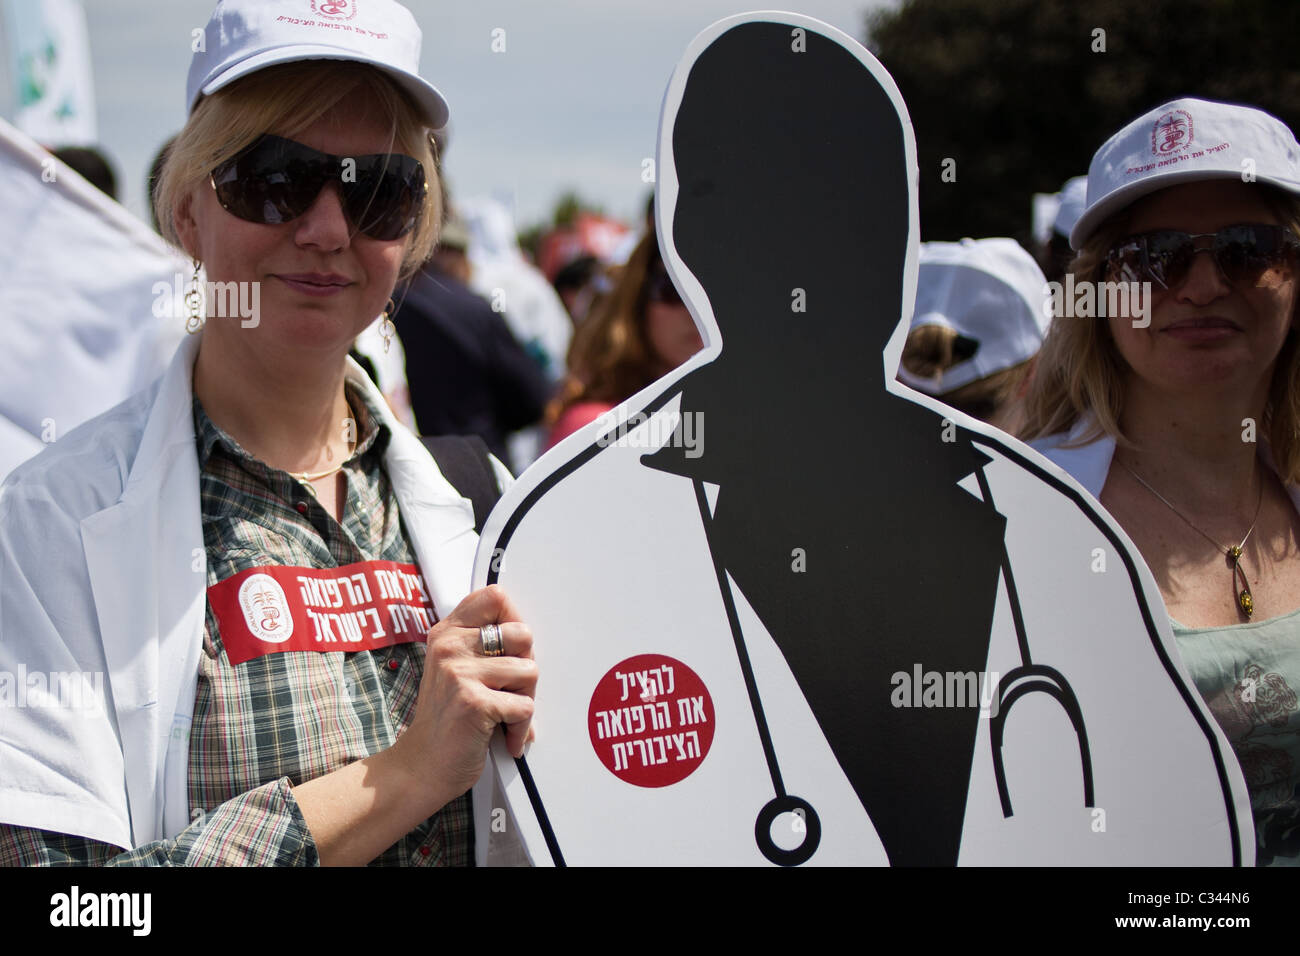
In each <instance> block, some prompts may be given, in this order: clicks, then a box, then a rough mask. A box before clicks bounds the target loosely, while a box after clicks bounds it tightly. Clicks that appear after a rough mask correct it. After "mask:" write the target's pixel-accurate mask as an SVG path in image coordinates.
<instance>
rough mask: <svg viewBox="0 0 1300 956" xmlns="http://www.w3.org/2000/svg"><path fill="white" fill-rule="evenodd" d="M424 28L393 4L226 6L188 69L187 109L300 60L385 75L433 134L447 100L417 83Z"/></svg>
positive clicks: (370, 0)
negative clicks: (367, 67)
mask: <svg viewBox="0 0 1300 956" xmlns="http://www.w3.org/2000/svg"><path fill="white" fill-rule="evenodd" d="M420 40H421V34H420V28H419V26H418V25H417V24H416V22H415V17H413V16H411V12H410V11H409V10H407V9H406V8H405V7H404V6H402V5H401V4H399V3H396V2H394V0H221V2H220V3H218V4H217V9H216V10H214V11H213V12H212V18H211V19H210V20H209V21H208V25H207V28H206V30H205V31H204V34H203V42H202V43H201V44H200V49H199V50H197V51H196V52H195V54H194V59H193V61H192V62H191V63H190V75H189V82H188V83H187V86H186V107H187V109H188V110H189V111H193V109H194V105H195V103H197V102H198V100H199V97H200V96H206V95H208V94H211V93H215V92H216V91H217V90H219V89H221V88H222V87H224V86H227V85H229V84H230V83H233V82H234V81H235V80H237V79H239V78H240V77H241V76H247V75H248V74H249V73H253V72H256V71H257V70H262V69H265V68H266V67H268V66H274V65H276V64H279V63H293V62H295V61H297V60H353V61H355V62H358V63H369V64H371V65H372V66H375V67H377V68H378V69H381V70H383V71H384V72H386V73H387V74H388V75H389V76H391V77H392V78H393V80H394V81H395V82H396V83H397V84H398V85H399V86H401V87H402V89H404V90H406V92H407V93H409V94H410V96H411V98H412V99H413V100H414V101H415V103H416V106H417V107H419V109H420V111H421V113H423V115H424V119H425V121H426V122H427V123H428V124H429V126H430V128H432V129H440V128H442V127H443V126H445V125H446V123H447V115H448V113H447V101H446V100H445V99H443V96H442V94H441V93H439V92H438V90H437V89H436V88H435V87H434V86H433V85H432V84H430V83H429V82H427V81H426V80H424V79H422V78H421V77H420Z"/></svg>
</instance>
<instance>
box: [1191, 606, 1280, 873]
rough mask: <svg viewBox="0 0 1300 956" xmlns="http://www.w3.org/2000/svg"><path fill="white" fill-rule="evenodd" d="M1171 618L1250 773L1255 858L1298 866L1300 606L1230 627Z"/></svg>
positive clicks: (1267, 863)
mask: <svg viewBox="0 0 1300 956" xmlns="http://www.w3.org/2000/svg"><path fill="white" fill-rule="evenodd" d="M1170 623H1171V624H1172V625H1173V629H1174V638H1175V639H1176V640H1177V641H1178V650H1179V651H1180V652H1181V654H1182V657H1183V663H1184V664H1186V665H1187V670H1188V672H1189V673H1190V674H1191V677H1192V680H1193V681H1194V682H1195V683H1196V689H1197V690H1199V691H1200V692H1201V696H1202V697H1203V698H1205V702H1206V704H1207V705H1208V706H1209V708H1210V712H1211V713H1212V714H1214V717H1215V719H1216V720H1218V722H1219V726H1220V727H1222V728H1223V732H1224V734H1225V735H1226V736H1227V738H1228V741H1229V743H1231V744H1232V749H1233V750H1234V751H1235V752H1236V754H1237V760H1238V761H1239V762H1240V764H1241V771H1242V774H1243V775H1244V776H1245V778H1246V788H1247V790H1249V792H1250V807H1251V811H1252V812H1253V815H1254V818H1255V854H1256V860H1255V862H1256V865H1257V866H1300V705H1298V702H1297V698H1296V689H1297V688H1300V610H1296V611H1292V612H1291V613H1290V614H1285V615H1283V616H1282V617H1275V618H1273V619H1272V620H1268V621H1258V622H1253V623H1250V624H1238V625H1233V626H1231V627H1190V628H1189V627H1183V626H1182V625H1181V624H1179V623H1178V622H1177V621H1173V620H1171V621H1170Z"/></svg>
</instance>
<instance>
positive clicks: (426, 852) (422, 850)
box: [420, 846, 433, 856]
mask: <svg viewBox="0 0 1300 956" xmlns="http://www.w3.org/2000/svg"><path fill="white" fill-rule="evenodd" d="M432 852H433V851H432V850H430V849H429V848H428V847H427V846H422V847H420V856H428V855H429V854H430V853H432Z"/></svg>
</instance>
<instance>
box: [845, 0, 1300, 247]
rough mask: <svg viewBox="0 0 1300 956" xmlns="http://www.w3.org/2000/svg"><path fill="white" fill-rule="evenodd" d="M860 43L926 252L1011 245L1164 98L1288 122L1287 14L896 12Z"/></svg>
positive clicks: (1089, 8)
mask: <svg viewBox="0 0 1300 956" xmlns="http://www.w3.org/2000/svg"><path fill="white" fill-rule="evenodd" d="M867 35H868V40H867V45H868V46H869V47H870V49H871V51H872V52H873V53H874V54H875V55H876V56H877V57H878V58H879V59H880V61H881V62H882V63H884V65H885V67H886V68H887V69H888V70H889V72H890V73H891V74H892V75H893V77H894V80H895V82H897V83H898V87H899V89H900V90H901V91H902V94H903V99H904V100H906V102H907V106H908V110H909V112H910V113H911V116H912V123H913V126H914V128H915V130H916V139H917V154H918V161H919V163H920V167H921V179H920V207H921V226H922V233H923V236H924V238H925V239H926V240H934V239H946V240H952V239H959V238H961V237H962V236H974V237H983V236H1013V237H1015V238H1018V239H1020V240H1021V241H1022V242H1026V241H1027V240H1028V238H1029V224H1030V222H1029V221H1030V195H1031V194H1032V193H1035V192H1055V191H1056V190H1057V189H1059V188H1060V186H1061V184H1062V183H1063V182H1064V181H1065V180H1066V179H1068V178H1069V177H1071V176H1077V175H1080V174H1083V173H1086V172H1087V171H1088V163H1089V162H1090V161H1091V159H1092V154H1093V153H1094V152H1095V151H1096V149H1097V147H1099V146H1100V145H1101V144H1102V143H1103V142H1104V141H1105V140H1106V138H1107V137H1109V136H1110V135H1111V134H1112V133H1114V132H1116V131H1117V130H1118V129H1119V128H1120V127H1121V126H1123V125H1124V124H1125V123H1127V122H1128V121H1129V120H1131V119H1133V118H1135V117H1136V116H1138V115H1140V114H1141V113H1143V112H1145V111H1146V110H1149V109H1152V108H1154V107H1156V106H1159V105H1160V104H1161V103H1164V102H1166V101H1168V100H1172V99H1176V98H1178V97H1180V96H1199V97H1202V98H1205V99H1215V100H1230V101H1234V102H1241V103H1248V104H1250V105H1253V106H1258V107H1260V108H1261V109H1264V110H1267V111H1268V112H1270V113H1272V114H1274V115H1275V116H1277V117H1279V118H1280V119H1281V120H1282V121H1283V122H1285V123H1287V124H1288V125H1289V126H1291V128H1292V129H1295V128H1296V123H1297V121H1298V120H1300V55H1297V52H1296V37H1297V36H1300V3H1295V2H1294V0H1254V2H1234V0H1177V2H1174V0H1142V2H1134V0H1090V2H1087V3H1079V2H1077V0H905V2H904V3H903V4H902V6H901V7H900V8H898V9H897V10H891V11H883V12H879V13H876V14H875V15H872V16H869V18H868V20H867ZM946 159H948V160H953V161H954V162H953V163H950V164H947V166H946V167H945V163H944V160H946ZM945 168H947V169H948V170H949V172H950V175H949V176H948V177H946V178H947V179H948V180H951V181H945V177H944V176H943V172H944V169H945Z"/></svg>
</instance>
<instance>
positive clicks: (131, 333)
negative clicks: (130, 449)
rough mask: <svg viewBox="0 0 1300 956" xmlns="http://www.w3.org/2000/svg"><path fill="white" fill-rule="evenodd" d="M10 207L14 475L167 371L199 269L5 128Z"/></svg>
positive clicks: (3, 270)
mask: <svg viewBox="0 0 1300 956" xmlns="http://www.w3.org/2000/svg"><path fill="white" fill-rule="evenodd" d="M0 208H2V209H4V211H5V214H4V215H3V216H0V249H3V250H4V254H3V255H0V328H2V329H3V336H2V338H0V341H3V343H4V346H3V348H0V477H3V475H5V474H7V473H8V471H9V470H10V469H12V467H13V466H14V465H16V464H18V463H19V461H21V460H23V459H25V458H26V457H29V456H30V454H32V453H34V452H36V451H39V450H40V448H41V447H42V446H43V444H48V443H49V442H52V441H57V440H58V439H59V438H60V437H61V436H62V435H65V434H66V433H67V432H68V430H69V429H71V428H74V427H76V426H77V425H79V424H81V423H82V422H84V421H86V420H87V419H89V418H92V417H94V416H95V415H98V414H99V413H100V412H103V411H107V410H108V409H109V408H112V407H113V406H114V405H116V404H117V403H118V402H120V401H122V400H123V399H125V398H126V397H127V396H129V395H130V394H131V393H133V392H135V391H137V390H139V389H140V388H143V387H144V386H146V385H148V384H149V383H150V382H151V381H153V379H155V378H156V377H158V376H159V375H161V374H162V371H163V369H164V368H165V366H166V363H167V360H168V359H169V358H170V357H171V355H172V353H173V352H174V351H175V350H176V346H177V345H178V344H179V342H180V339H181V337H182V336H183V335H184V327H185V320H184V318H183V317H182V316H181V315H180V309H179V308H178V307H177V306H176V305H175V304H174V303H173V298H174V291H173V290H174V289H175V288H177V287H181V288H183V287H184V284H185V282H187V281H188V278H189V270H188V269H187V267H186V264H185V261H184V260H183V259H182V258H180V256H179V255H178V254H177V253H176V252H174V251H173V250H172V249H171V248H170V247H169V246H168V245H167V244H166V243H164V242H163V240H162V239H161V238H159V237H158V236H157V235H156V234H155V233H154V232H153V231H152V230H151V229H150V228H149V227H148V226H146V225H145V224H144V223H142V222H141V221H140V220H138V219H136V218H135V217H134V216H133V215H131V214H130V213H129V212H127V211H126V210H125V209H124V208H123V207H122V206H120V205H118V204H117V203H115V202H113V201H112V200H111V199H109V198H108V197H107V196H105V195H104V194H103V193H101V192H100V191H99V190H98V189H96V188H95V187H94V186H91V185H90V184H89V183H87V182H86V181H85V180H84V179H82V178H81V177H80V176H78V175H77V174H76V173H75V172H74V171H73V170H72V169H70V168H69V167H67V166H65V165H64V164H63V163H61V162H60V161H59V160H57V159H55V158H54V157H53V156H51V155H50V154H49V153H47V152H46V151H45V150H43V149H41V148H40V147H39V146H38V145H36V143H34V142H32V140H31V139H29V138H28V137H27V136H24V135H23V134H22V133H20V132H19V131H18V130H16V129H14V128H13V127H12V126H10V125H9V124H7V123H5V122H3V121H0ZM6 426H7V427H6ZM21 433H25V434H26V435H28V436H31V441H30V442H27V441H24V440H23V439H21V438H20V437H18V436H19V435H20V434H21Z"/></svg>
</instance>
